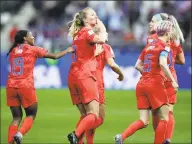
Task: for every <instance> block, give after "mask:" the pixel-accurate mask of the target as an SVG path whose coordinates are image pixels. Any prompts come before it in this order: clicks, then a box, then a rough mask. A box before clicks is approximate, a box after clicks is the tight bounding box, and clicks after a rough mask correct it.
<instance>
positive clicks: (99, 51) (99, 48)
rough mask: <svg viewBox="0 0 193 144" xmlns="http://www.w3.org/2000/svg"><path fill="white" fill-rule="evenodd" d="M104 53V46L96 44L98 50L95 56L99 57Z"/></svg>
mask: <svg viewBox="0 0 193 144" xmlns="http://www.w3.org/2000/svg"><path fill="white" fill-rule="evenodd" d="M102 52H103V48H102V45H101V44H96V49H95V52H94V55H95V56H98V55H99V54H100V53H102Z"/></svg>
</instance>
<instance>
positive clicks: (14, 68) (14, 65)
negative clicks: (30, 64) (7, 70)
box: [12, 57, 24, 76]
mask: <svg viewBox="0 0 193 144" xmlns="http://www.w3.org/2000/svg"><path fill="white" fill-rule="evenodd" d="M23 65H24V59H23V57H17V58H14V59H13V63H12V74H13V75H16V76H19V75H22V74H23ZM18 68H19V70H17V69H18Z"/></svg>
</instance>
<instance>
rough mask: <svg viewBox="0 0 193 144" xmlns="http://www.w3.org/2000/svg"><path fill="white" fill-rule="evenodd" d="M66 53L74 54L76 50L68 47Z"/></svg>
mask: <svg viewBox="0 0 193 144" xmlns="http://www.w3.org/2000/svg"><path fill="white" fill-rule="evenodd" d="M66 51H67V52H68V53H71V52H74V51H75V49H74V48H73V47H68V48H67V49H66Z"/></svg>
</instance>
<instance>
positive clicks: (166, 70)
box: [161, 65, 175, 81]
mask: <svg viewBox="0 0 193 144" xmlns="http://www.w3.org/2000/svg"><path fill="white" fill-rule="evenodd" d="M161 69H162V71H163V72H164V74H165V76H166V77H167V78H168V79H169V80H171V81H175V79H174V77H173V76H172V73H171V72H170V69H169V67H168V66H167V65H161Z"/></svg>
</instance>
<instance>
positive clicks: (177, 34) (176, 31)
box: [168, 15, 185, 43]
mask: <svg viewBox="0 0 193 144" xmlns="http://www.w3.org/2000/svg"><path fill="white" fill-rule="evenodd" d="M168 20H169V21H170V22H171V23H172V25H173V29H172V35H173V38H172V40H181V41H182V42H183V43H184V41H185V40H184V36H183V33H182V31H181V29H180V27H179V25H178V22H177V20H176V18H175V17H174V16H172V15H170V16H169V18H168Z"/></svg>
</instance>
